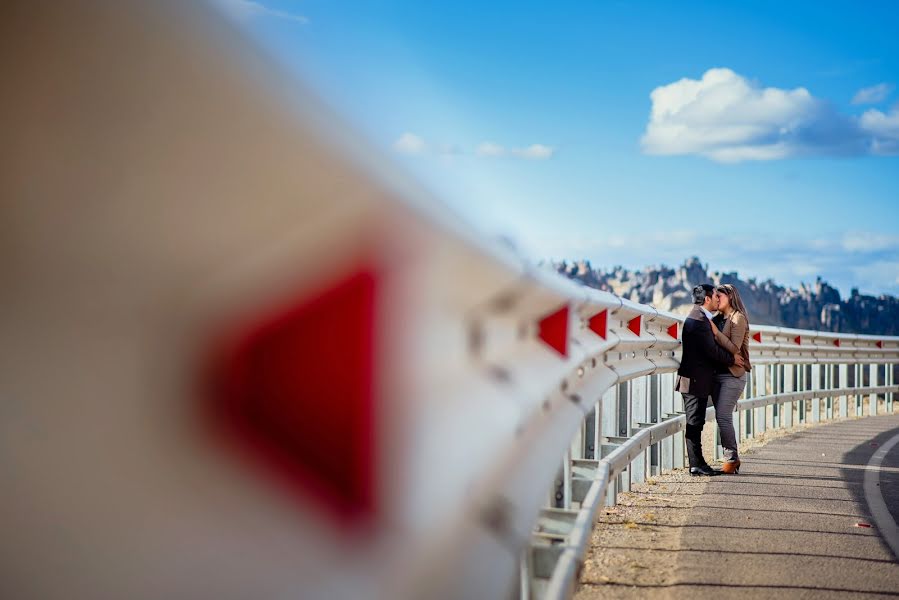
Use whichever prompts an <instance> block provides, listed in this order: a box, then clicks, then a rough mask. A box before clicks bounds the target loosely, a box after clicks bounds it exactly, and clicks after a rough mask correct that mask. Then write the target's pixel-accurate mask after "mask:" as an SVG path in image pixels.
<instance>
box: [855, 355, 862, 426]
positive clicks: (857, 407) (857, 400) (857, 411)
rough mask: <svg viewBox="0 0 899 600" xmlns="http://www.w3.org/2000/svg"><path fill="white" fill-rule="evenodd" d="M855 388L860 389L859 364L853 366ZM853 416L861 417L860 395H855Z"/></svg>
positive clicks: (860, 369) (860, 370)
mask: <svg viewBox="0 0 899 600" xmlns="http://www.w3.org/2000/svg"><path fill="white" fill-rule="evenodd" d="M854 387H856V388H860V387H862V366H861V365H860V364H856V365H855V386H854ZM855 416H856V417H860V416H862V395H861V394H860V393H857V394H855Z"/></svg>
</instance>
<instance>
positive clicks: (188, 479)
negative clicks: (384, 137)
mask: <svg viewBox="0 0 899 600" xmlns="http://www.w3.org/2000/svg"><path fill="white" fill-rule="evenodd" d="M0 15H2V18H0V33H2V35H0V48H2V51H0V64H2V66H3V72H4V74H5V85H4V93H3V94H2V95H0V130H2V131H3V134H4V139H3V147H4V152H3V160H2V161H0V192H2V211H3V212H2V220H0V227H2V230H3V231H2V235H0V250H2V251H0V265H2V273H3V282H4V286H3V297H2V310H0V339H2V344H0V398H2V403H0V485H2V488H3V490H4V493H3V494H0V532H2V536H0V539H2V542H0V582H2V583H0V591H2V594H0V595H3V596H4V597H6V596H8V597H15V598H71V597H83V598H122V597H128V598H159V597H178V598H217V599H218V598H248V597H253V598H284V597H300V598H329V599H330V598H357V597H380V598H419V597H429V598H504V597H509V596H515V595H521V596H524V597H541V596H543V597H560V596H565V595H566V594H568V593H569V592H570V589H571V587H572V585H573V583H574V578H575V576H576V572H577V567H578V564H579V561H580V559H581V555H582V552H583V549H584V545H585V543H586V539H587V536H588V533H589V530H590V526H591V524H592V521H593V518H594V515H595V512H596V509H597V507H598V506H600V505H601V504H602V503H603V502H611V501H614V498H615V494H616V493H617V492H618V491H619V490H622V489H627V486H628V485H630V483H631V482H633V481H640V480H641V479H643V478H644V477H646V476H647V475H650V474H652V473H655V472H657V471H659V470H664V469H670V468H676V467H679V466H681V465H682V463H683V441H682V437H681V429H682V426H683V417H682V416H681V415H680V414H679V409H680V405H679V404H678V402H679V399H678V397H677V396H676V395H675V394H674V393H673V390H672V375H671V374H672V372H673V371H674V370H675V369H676V367H677V364H678V351H679V341H678V334H679V329H680V319H679V317H677V316H675V315H672V314H667V313H662V312H659V311H656V310H654V309H652V308H650V307H648V306H642V305H638V304H634V303H632V302H629V301H627V300H624V299H621V298H618V297H616V296H613V295H611V294H607V293H602V292H599V291H596V290H591V289H587V288H584V287H581V286H578V285H575V284H574V283H572V282H570V281H567V280H565V279H563V278H561V277H559V276H557V275H556V274H554V273H550V272H547V271H543V270H541V269H537V268H534V267H531V266H529V265H527V264H526V263H525V262H523V261H522V260H521V259H519V257H517V256H516V255H515V253H514V252H511V251H510V250H508V249H507V248H505V247H503V246H500V245H495V244H493V243H491V242H489V241H486V240H484V239H482V238H481V237H480V236H478V235H477V234H476V233H475V232H473V231H472V230H471V229H470V228H469V227H468V226H466V225H465V224H464V223H463V222H461V221H459V220H457V219H456V218H454V217H453V216H452V215H450V214H449V213H448V212H446V211H444V210H443V209H442V208H440V204H439V203H438V202H436V201H435V199H434V198H433V196H432V195H431V194H430V193H429V192H428V191H427V190H425V189H423V188H421V187H420V186H418V185H417V184H416V183H415V181H413V180H412V179H410V178H409V177H408V176H407V175H406V174H404V173H403V172H402V171H401V170H399V169H397V167H396V166H395V165H394V164H393V163H392V162H391V161H390V160H388V159H386V158H385V157H383V156H382V155H381V154H380V153H379V152H377V151H375V150H373V149H372V148H371V147H370V146H369V145H368V144H367V142H366V141H365V140H364V139H362V138H361V137H360V136H358V135H357V134H355V133H354V132H353V131H352V130H350V129H348V128H346V127H345V126H343V125H342V124H341V123H342V122H341V120H340V119H339V118H337V117H336V116H335V115H333V114H332V113H331V112H330V111H329V110H328V109H327V108H326V107H325V106H324V105H323V104H322V103H321V102H320V101H318V100H317V99H316V98H315V97H314V95H313V94H311V93H310V92H309V91H307V90H306V89H304V88H303V86H302V85H297V84H293V83H290V82H291V81H292V80H291V78H290V77H289V76H287V75H286V74H285V73H282V72H281V71H279V69H278V68H277V67H276V66H274V65H273V64H272V62H271V61H269V60H267V59H266V58H265V57H263V56H261V55H260V54H259V53H258V52H257V51H256V50H255V49H254V47H253V45H252V44H250V43H249V42H247V41H246V40H245V39H244V37H243V36H242V35H241V34H240V33H239V31H238V30H237V29H235V28H234V27H233V26H232V25H230V24H229V22H228V21H227V20H225V19H223V18H222V17H221V16H220V15H219V13H218V11H217V10H216V9H215V8H214V7H213V6H212V5H205V4H196V3H182V2H174V1H160V2H145V3H144V2H134V1H124V2H123V1H118V2H112V1H109V2H105V1H99V0H95V1H87V2H78V3H74V2H44V1H40V0H36V1H28V2H24V1H12V2H6V3H4V5H3V7H2V9H0ZM753 334H754V336H755V338H754V341H753V343H752V348H751V352H752V354H753V364H754V365H756V366H757V368H756V369H755V370H754V371H753V376H752V379H751V382H750V385H749V388H748V392H747V398H748V399H747V400H744V401H743V403H742V404H741V406H740V409H741V410H740V415H741V420H740V421H739V427H740V431H741V435H754V434H755V433H756V432H758V431H761V430H763V429H764V428H765V427H768V426H775V427H777V426H782V425H789V424H790V423H791V422H795V421H796V420H805V419H810V420H815V419H823V418H829V417H830V416H831V415H832V414H840V415H846V414H850V413H854V414H858V412H859V410H860V409H861V407H862V406H863V404H862V403H861V402H860V397H861V396H862V395H863V396H865V397H868V398H869V400H870V401H869V404H868V407H869V409H868V410H869V411H870V412H872V413H873V412H874V411H876V410H877V411H881V410H886V411H892V402H893V393H894V392H895V391H896V387H895V384H894V382H895V380H894V372H895V369H894V368H893V365H895V363H896V362H897V357H899V339H897V338H875V337H870V336H867V337H866V336H852V335H833V334H825V333H816V332H807V331H801V332H800V331H790V330H784V329H779V328H764V327H757V328H754V329H753Z"/></svg>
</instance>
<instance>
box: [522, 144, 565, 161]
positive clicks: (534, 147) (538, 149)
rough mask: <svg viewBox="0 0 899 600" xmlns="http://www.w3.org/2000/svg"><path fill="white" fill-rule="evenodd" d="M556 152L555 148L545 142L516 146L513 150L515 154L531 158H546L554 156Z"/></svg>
mask: <svg viewBox="0 0 899 600" xmlns="http://www.w3.org/2000/svg"><path fill="white" fill-rule="evenodd" d="M554 153H555V150H554V149H553V148H550V147H549V146H544V145H543V144H531V145H530V146H528V147H527V148H515V149H513V150H512V154H513V156H519V157H521V158H528V159H531V160H546V159H548V158H552V155H553V154H554Z"/></svg>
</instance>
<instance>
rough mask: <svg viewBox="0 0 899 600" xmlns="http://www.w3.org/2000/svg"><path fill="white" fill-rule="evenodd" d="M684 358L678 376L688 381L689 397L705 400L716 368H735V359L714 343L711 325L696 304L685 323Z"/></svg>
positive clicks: (683, 337) (709, 391)
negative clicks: (731, 366) (720, 366)
mask: <svg viewBox="0 0 899 600" xmlns="http://www.w3.org/2000/svg"><path fill="white" fill-rule="evenodd" d="M681 339H682V340H683V356H682V358H681V361H680V368H679V369H678V370H677V374H678V375H680V376H682V377H689V378H690V387H689V390H690V391H689V392H687V393H689V394H693V395H694V396H700V397H702V398H705V397H707V396H709V395H710V394H711V393H712V386H713V384H714V381H715V367H716V366H718V365H719V364H721V365H724V366H726V367H729V366H730V365H732V364H734V355H733V354H731V353H730V352H728V351H727V350H725V349H724V348H722V347H721V346H719V345H718V344H716V343H715V335H714V334H713V333H712V324H711V323H710V322H709V320H708V318H706V316H705V313H703V312H702V307H700V306H699V305H698V304H697V305H694V306H693V310H692V311H690V314H689V315H688V316H687V318H686V320H685V321H684V332H683V335H682V336H681Z"/></svg>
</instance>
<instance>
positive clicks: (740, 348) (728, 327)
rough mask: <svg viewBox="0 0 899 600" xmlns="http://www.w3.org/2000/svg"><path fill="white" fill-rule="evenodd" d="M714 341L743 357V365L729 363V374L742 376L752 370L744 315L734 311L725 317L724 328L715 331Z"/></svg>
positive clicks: (747, 330)
mask: <svg viewBox="0 0 899 600" xmlns="http://www.w3.org/2000/svg"><path fill="white" fill-rule="evenodd" d="M715 341H716V342H718V345H719V346H722V347H723V348H725V349H726V350H728V351H729V352H730V353H731V354H739V355H740V356H742V357H743V365H744V366H742V367H738V366H737V365H731V366H730V367H728V369H729V370H730V374H731V375H733V376H734V377H742V376H743V373H745V372H746V371H751V370H752V365H750V364H749V321H747V320H746V315H744V314H743V313H741V312H738V311H734V312H733V313H732V314H731V315H730V318H728V319H725V321H724V329H722V330H721V331H716V332H715Z"/></svg>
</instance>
